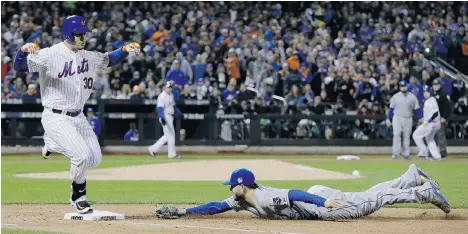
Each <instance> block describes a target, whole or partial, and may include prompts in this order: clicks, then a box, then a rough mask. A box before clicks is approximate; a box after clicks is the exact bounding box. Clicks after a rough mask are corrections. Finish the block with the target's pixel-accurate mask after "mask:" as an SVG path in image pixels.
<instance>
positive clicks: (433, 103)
mask: <svg viewBox="0 0 468 234" xmlns="http://www.w3.org/2000/svg"><path fill="white" fill-rule="evenodd" d="M424 98H425V99H426V100H425V101H424V122H423V123H422V124H421V125H419V126H418V128H417V129H416V130H415V131H414V133H413V140H414V142H416V145H417V146H418V148H419V153H418V157H421V158H427V156H428V154H429V152H430V153H431V155H432V157H433V158H434V160H437V161H439V160H441V155H440V151H439V148H438V147H437V144H436V142H435V140H434V135H435V134H436V133H437V132H438V131H439V130H440V125H441V121H440V120H441V117H440V112H439V106H438V104H437V100H436V98H435V97H434V93H433V91H432V88H431V87H429V86H427V85H426V86H424ZM423 138H425V139H426V142H427V147H426V144H424V142H423ZM428 148H429V151H428Z"/></svg>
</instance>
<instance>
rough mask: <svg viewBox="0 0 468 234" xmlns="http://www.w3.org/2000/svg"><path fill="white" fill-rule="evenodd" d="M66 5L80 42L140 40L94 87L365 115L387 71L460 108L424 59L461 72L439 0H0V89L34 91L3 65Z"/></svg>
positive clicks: (453, 84)
mask: <svg viewBox="0 0 468 234" xmlns="http://www.w3.org/2000/svg"><path fill="white" fill-rule="evenodd" d="M18 9H21V11H18ZM37 9H41V11H37ZM72 14H78V15H83V16H84V17H86V18H87V19H89V25H88V27H89V28H90V29H91V32H90V33H89V34H88V38H89V39H88V43H87V47H86V49H88V50H97V51H112V50H114V49H117V48H119V47H121V46H122V45H124V44H125V43H127V42H130V41H136V42H138V43H140V44H141V45H142V50H143V53H141V54H140V55H138V56H133V57H129V58H128V59H127V60H126V61H125V62H124V63H123V64H122V65H121V66H115V67H113V68H109V69H108V70H107V71H105V72H103V73H99V74H97V75H98V76H99V77H97V79H95V80H97V82H96V83H95V84H94V89H95V93H94V94H93V98H107V99H111V98H115V99H146V98H149V99H155V98H157V96H158V95H159V94H160V93H161V91H162V90H163V88H162V87H163V84H164V82H165V81H167V80H173V81H174V82H175V83H176V85H177V89H175V91H174V95H175V96H176V99H179V100H184V99H198V100H200V99H210V100H211V101H212V102H213V103H216V104H217V105H219V106H220V107H222V108H223V109H224V111H225V112H228V113H242V112H248V113H267V112H268V113H270V112H278V113H280V112H283V113H284V112H287V113H299V112H302V113H314V114H319V115H322V114H337V113H346V112H347V111H356V112H357V113H358V114H362V115H370V116H371V115H379V114H385V112H386V108H387V107H388V103H389V99H390V97H391V96H392V95H393V94H394V93H396V92H397V91H398V85H397V82H398V81H400V80H402V79H404V80H406V81H408V82H409V83H410V85H409V86H410V87H409V88H410V91H411V92H413V93H414V94H416V96H417V97H418V98H419V99H420V101H423V96H422V85H431V84H432V81H433V80H434V79H436V78H440V79H442V80H443V90H444V92H446V93H447V95H449V96H450V98H451V101H452V102H453V103H454V105H455V106H456V107H455V108H454V113H455V114H459V115H468V108H467V106H468V105H467V99H466V91H465V89H466V88H465V86H466V85H465V84H464V83H463V82H462V81H461V80H454V79H451V78H449V77H448V76H447V75H446V74H445V73H444V72H443V71H441V70H440V68H439V67H437V66H434V65H433V64H432V63H431V62H430V60H429V58H432V57H434V56H438V57H441V58H443V59H444V60H446V61H447V62H448V63H450V64H452V65H453V66H455V67H456V68H458V69H459V70H460V71H461V72H463V73H465V74H468V72H467V70H466V69H467V68H468V66H467V65H466V64H467V63H466V62H467V59H468V34H467V32H466V30H467V27H468V3H467V2H445V1H441V2H378V1H373V2H282V3H271V2H201V1H196V2H193V1H192V2H141V3H137V2H9V3H5V4H4V5H2V45H1V48H2V75H1V76H2V98H35V97H38V96H39V95H40V93H39V89H38V85H39V84H38V75H37V74H35V73H29V74H27V73H18V72H15V71H14V70H13V68H12V61H13V59H14V56H15V53H16V51H17V50H18V49H19V48H20V47H21V46H22V45H23V44H24V43H26V42H36V43H38V44H39V45H40V47H48V46H51V45H53V44H56V43H59V42H61V41H62V38H61V22H62V21H63V19H64V18H65V17H66V16H68V15H72ZM251 90H257V91H256V92H252V91H251ZM273 95H276V96H279V97H283V98H284V100H285V102H286V106H287V108H284V106H282V107H281V102H276V100H277V99H275V98H274V96H273ZM354 125H355V126H354V127H355V128H362V123H354ZM321 132H322V133H325V132H327V131H326V130H325V129H322V130H321Z"/></svg>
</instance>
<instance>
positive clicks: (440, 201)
mask: <svg viewBox="0 0 468 234" xmlns="http://www.w3.org/2000/svg"><path fill="white" fill-rule="evenodd" d="M428 182H429V184H430V185H431V186H432V189H433V190H434V201H433V202H432V204H434V205H435V206H437V207H439V209H441V210H442V211H443V212H445V213H446V214H448V213H450V204H449V203H448V201H447V199H446V198H445V197H444V195H442V193H440V191H439V190H438V189H437V185H436V184H435V183H434V182H433V181H432V180H429V181H428Z"/></svg>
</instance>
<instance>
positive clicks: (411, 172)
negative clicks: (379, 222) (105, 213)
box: [156, 164, 450, 220]
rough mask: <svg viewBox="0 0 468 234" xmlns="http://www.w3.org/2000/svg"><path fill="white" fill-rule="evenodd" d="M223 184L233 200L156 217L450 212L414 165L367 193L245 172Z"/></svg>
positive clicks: (160, 211)
mask: <svg viewBox="0 0 468 234" xmlns="http://www.w3.org/2000/svg"><path fill="white" fill-rule="evenodd" d="M223 184H225V185H230V186H231V188H230V189H231V191H232V193H233V196H231V197H229V198H228V199H226V200H224V201H217V202H209V203H206V204H203V205H200V206H196V207H193V208H188V209H179V208H176V207H174V206H168V205H158V206H156V216H158V217H160V218H168V219H173V218H179V217H182V216H185V215H192V214H207V215H213V214H218V213H222V212H225V211H228V210H235V211H241V210H246V211H250V212H251V213H253V214H255V215H256V216H259V217H261V218H268V219H289V220H302V219H307V220H343V219H357V218H360V217H363V216H367V215H370V214H372V213H374V212H376V211H377V210H379V209H380V208H382V207H383V206H385V205H392V204H397V203H432V204H434V205H436V206H437V207H439V208H440V209H441V210H442V211H444V212H445V213H449V212H450V205H449V203H448V202H447V199H445V197H444V196H443V195H442V194H441V193H440V191H439V189H440V187H439V185H438V184H437V183H436V182H435V181H433V180H432V179H431V178H430V177H429V176H428V175H427V174H426V173H424V172H423V171H422V170H421V169H420V168H418V167H417V166H416V165H414V164H411V165H410V166H409V168H408V170H407V171H406V172H405V173H404V174H403V175H401V176H400V177H398V178H396V179H394V180H390V181H387V182H384V183H380V184H377V185H375V186H374V187H372V188H370V189H368V190H366V191H364V192H342V191H340V190H337V189H333V188H329V187H326V186H322V185H314V186H312V187H311V188H310V189H309V190H308V191H307V192H306V191H302V190H296V189H279V188H272V187H266V186H262V185H257V183H255V176H254V174H253V173H252V172H251V171H249V170H248V169H245V168H241V169H237V170H235V171H233V172H232V174H231V178H230V179H229V180H227V181H224V182H223Z"/></svg>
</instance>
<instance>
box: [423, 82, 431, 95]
mask: <svg viewBox="0 0 468 234" xmlns="http://www.w3.org/2000/svg"><path fill="white" fill-rule="evenodd" d="M423 90H424V92H429V93H430V94H431V96H434V91H433V90H432V87H431V86H429V85H424V87H423Z"/></svg>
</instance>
